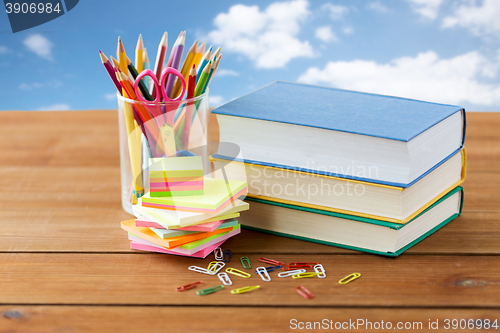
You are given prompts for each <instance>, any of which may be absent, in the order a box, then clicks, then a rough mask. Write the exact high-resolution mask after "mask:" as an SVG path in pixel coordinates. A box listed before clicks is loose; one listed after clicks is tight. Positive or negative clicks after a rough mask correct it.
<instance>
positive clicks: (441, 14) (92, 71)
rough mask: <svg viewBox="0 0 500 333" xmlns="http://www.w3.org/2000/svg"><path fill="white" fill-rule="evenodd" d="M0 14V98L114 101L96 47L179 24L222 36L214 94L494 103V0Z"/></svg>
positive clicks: (497, 9)
mask: <svg viewBox="0 0 500 333" xmlns="http://www.w3.org/2000/svg"><path fill="white" fill-rule="evenodd" d="M2 15H3V16H2ZM0 16H2V18H1V19H0V71H1V73H2V74H3V75H2V79H1V80H0V101H1V104H0V109H1V110H58V109H68V110H84V109H112V108H116V99H115V98H114V97H113V95H114V93H115V91H114V86H113V84H112V83H111V81H110V79H109V77H108V76H107V73H106V71H105V70H104V68H103V66H102V65H101V63H100V59H99V54H98V51H99V50H102V51H103V52H104V53H106V54H107V55H108V56H109V55H114V54H115V52H116V42H117V37H118V36H121V37H122V40H123V41H124V45H125V48H126V50H127V52H128V53H129V56H130V55H133V52H134V49H135V45H136V42H137V37H138V35H139V33H141V34H142V35H143V37H144V43H145V46H146V47H147V48H148V51H149V55H150V58H151V62H152V63H154V58H155V55H156V49H157V47H158V43H159V41H160V39H161V36H162V34H163V32H164V31H168V33H169V48H171V45H172V44H173V42H174V41H175V38H176V37H177V35H178V34H179V32H180V31H181V30H186V31H187V39H186V45H187V47H189V46H190V45H191V44H192V43H193V41H194V40H195V39H200V40H206V41H207V43H208V44H209V45H210V44H213V45H214V47H218V46H221V47H222V53H223V57H222V61H221V64H220V67H219V71H218V72H217V75H216V77H215V78H214V80H213V81H212V84H211V86H210V95H211V103H212V104H213V105H218V104H220V103H223V102H226V101H228V100H231V99H233V98H236V97H238V96H241V95H243V94H246V93H248V92H250V91H252V90H254V89H256V88H258V87H261V86H263V85H265V84H268V83H270V82H272V81H275V80H286V81H300V82H305V83H311V84H318V85H323V86H333V87H337V88H343V89H350V90H359V91H366V92H373V93H381V94H387V95H395V96H402V97H408V98H416V99H423V100H427V101H432V102H441V103H448V104H456V105H461V106H463V107H465V108H466V109H467V110H474V111H500V73H499V66H500V20H499V19H498V17H500V1H498V0H484V1H473V0H405V1H402V0H379V1H361V0H359V1H333V0H330V1H316V0H315V1H312V0H311V1H307V0H294V1H276V2H272V1H223V0H219V1H210V2H208V1H165V0H163V1H156V0H143V1H138V0H121V1H119V2H118V1H107V0H100V1H97V0H82V1H80V3H79V4H78V5H77V6H76V7H75V8H74V9H73V10H72V11H70V12H68V13H67V14H65V15H63V16H61V17H60V18H58V19H56V20H54V21H51V22H48V23H46V24H44V25H41V26H38V27H35V28H32V29H30V30H27V31H24V32H20V33H16V34H13V33H12V32H11V29H10V25H9V23H8V18H7V14H6V13H5V12H4V13H2V14H0Z"/></svg>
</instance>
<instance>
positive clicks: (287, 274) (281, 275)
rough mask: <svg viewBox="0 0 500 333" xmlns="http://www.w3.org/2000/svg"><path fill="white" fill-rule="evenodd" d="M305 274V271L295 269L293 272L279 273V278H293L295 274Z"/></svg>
mask: <svg viewBox="0 0 500 333" xmlns="http://www.w3.org/2000/svg"><path fill="white" fill-rule="evenodd" d="M305 272H306V270H305V269H295V270H293V271H287V272H281V273H278V276H279V277H288V276H292V275H294V274H299V273H305Z"/></svg>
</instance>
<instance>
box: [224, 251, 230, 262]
mask: <svg viewBox="0 0 500 333" xmlns="http://www.w3.org/2000/svg"><path fill="white" fill-rule="evenodd" d="M222 253H223V255H222V261H225V262H230V261H231V257H232V254H231V250H224V252H222ZM226 254H227V255H228V256H229V259H227V260H226Z"/></svg>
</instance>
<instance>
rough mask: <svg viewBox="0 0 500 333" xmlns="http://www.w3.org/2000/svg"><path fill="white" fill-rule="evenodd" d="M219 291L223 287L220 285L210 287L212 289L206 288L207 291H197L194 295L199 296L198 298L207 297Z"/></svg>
mask: <svg viewBox="0 0 500 333" xmlns="http://www.w3.org/2000/svg"><path fill="white" fill-rule="evenodd" d="M221 289H224V286H223V285H222V284H221V285H218V286H215V287H212V288H207V289H203V290H200V291H197V292H196V295H200V296H203V295H208V294H211V293H214V292H216V291H219V290H221Z"/></svg>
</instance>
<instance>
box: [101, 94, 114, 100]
mask: <svg viewBox="0 0 500 333" xmlns="http://www.w3.org/2000/svg"><path fill="white" fill-rule="evenodd" d="M104 98H105V99H107V100H108V101H113V100H116V93H107V94H104Z"/></svg>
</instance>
